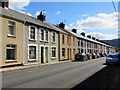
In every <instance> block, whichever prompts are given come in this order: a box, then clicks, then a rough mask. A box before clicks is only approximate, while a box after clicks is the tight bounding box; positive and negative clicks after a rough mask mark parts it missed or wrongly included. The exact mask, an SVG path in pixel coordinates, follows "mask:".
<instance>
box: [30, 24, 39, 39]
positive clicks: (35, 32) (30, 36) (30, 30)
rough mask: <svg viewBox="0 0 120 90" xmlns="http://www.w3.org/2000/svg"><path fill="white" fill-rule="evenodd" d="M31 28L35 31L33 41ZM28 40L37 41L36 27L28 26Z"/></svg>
mask: <svg viewBox="0 0 120 90" xmlns="http://www.w3.org/2000/svg"><path fill="white" fill-rule="evenodd" d="M31 28H34V30H35V39H32V38H31ZM29 40H31V41H36V40H37V27H35V26H29Z"/></svg>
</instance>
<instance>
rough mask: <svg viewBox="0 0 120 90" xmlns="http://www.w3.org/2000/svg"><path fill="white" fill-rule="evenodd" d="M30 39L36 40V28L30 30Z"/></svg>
mask: <svg viewBox="0 0 120 90" xmlns="http://www.w3.org/2000/svg"><path fill="white" fill-rule="evenodd" d="M30 39H33V40H35V28H34V27H31V28H30Z"/></svg>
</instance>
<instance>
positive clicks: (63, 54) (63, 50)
mask: <svg viewBox="0 0 120 90" xmlns="http://www.w3.org/2000/svg"><path fill="white" fill-rule="evenodd" d="M62 56H63V57H65V48H62Z"/></svg>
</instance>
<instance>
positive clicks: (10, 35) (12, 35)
mask: <svg viewBox="0 0 120 90" xmlns="http://www.w3.org/2000/svg"><path fill="white" fill-rule="evenodd" d="M10 23H13V25H10ZM9 27H13V31H12V32H13V34H10V33H9V31H10V29H9ZM7 36H9V37H14V36H15V22H13V21H8V34H7Z"/></svg>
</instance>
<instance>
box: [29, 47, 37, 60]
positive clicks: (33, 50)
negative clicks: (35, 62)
mask: <svg viewBox="0 0 120 90" xmlns="http://www.w3.org/2000/svg"><path fill="white" fill-rule="evenodd" d="M29 59H36V46H29Z"/></svg>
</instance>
